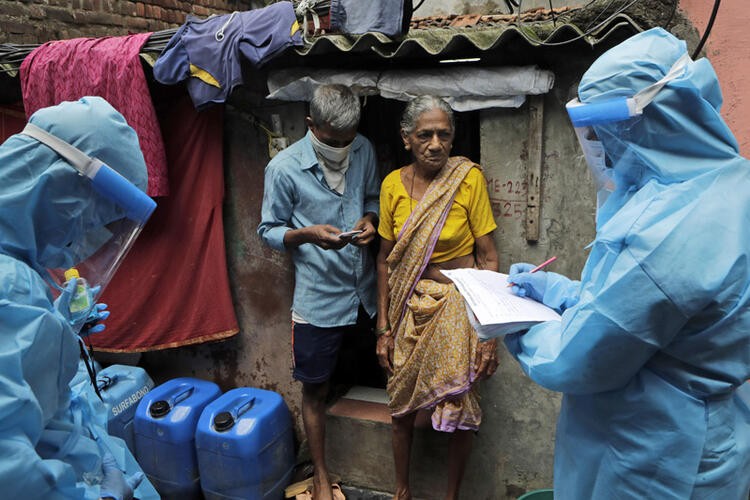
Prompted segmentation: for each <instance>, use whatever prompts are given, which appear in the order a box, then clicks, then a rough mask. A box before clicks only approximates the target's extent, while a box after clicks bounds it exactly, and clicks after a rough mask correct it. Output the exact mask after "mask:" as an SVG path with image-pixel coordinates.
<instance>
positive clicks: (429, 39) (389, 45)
mask: <svg viewBox="0 0 750 500" xmlns="http://www.w3.org/2000/svg"><path fill="white" fill-rule="evenodd" d="M584 12H585V11H584V10H582V9H573V8H569V7H564V8H561V9H552V10H545V9H536V10H533V11H527V12H524V13H523V14H521V15H520V16H519V15H506V14H497V15H465V16H456V15H452V16H443V17H440V16H434V17H428V18H416V19H413V20H412V22H411V27H410V29H409V33H408V34H407V35H406V36H405V37H404V38H403V39H400V40H394V39H391V38H389V37H387V36H385V35H383V34H380V33H365V34H363V35H341V34H325V35H320V36H315V37H311V38H308V41H307V43H306V44H305V45H304V46H303V47H300V48H297V49H295V51H296V53H297V54H298V55H300V56H315V55H325V54H331V53H336V52H345V53H368V52H369V53H372V52H374V53H375V54H377V55H379V56H380V57H383V58H386V59H393V58H401V57H418V56H424V55H429V56H451V55H453V54H456V53H459V52H461V51H462V50H464V49H466V48H468V49H472V48H473V49H476V50H479V51H488V50H492V49H496V48H498V47H500V46H502V45H503V44H504V43H505V42H506V41H507V40H509V39H511V38H513V39H515V38H519V37H520V38H522V39H524V40H525V41H526V42H527V43H528V44H529V45H531V46H543V45H562V44H565V43H570V42H572V41H580V42H582V43H586V44H588V45H591V46H594V45H596V44H598V43H600V42H602V41H604V40H605V39H606V38H607V37H609V36H610V35H611V34H612V33H613V32H615V31H618V30H620V29H624V28H625V29H628V30H630V31H631V32H637V31H640V30H641V27H640V26H639V25H638V24H637V23H636V22H635V21H634V20H633V19H631V18H630V17H628V16H627V15H625V14H623V13H619V14H616V15H613V16H610V17H608V18H607V19H606V20H605V21H602V22H601V23H599V24H598V25H596V26H594V27H588V26H584V25H583V23H581V22H578V21H577V19H578V18H579V17H580V16H577V14H578V15H580V14H582V13H584ZM585 24H589V21H586V23H585Z"/></svg>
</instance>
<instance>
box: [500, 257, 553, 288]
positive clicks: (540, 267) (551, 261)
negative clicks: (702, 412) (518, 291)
mask: <svg viewBox="0 0 750 500" xmlns="http://www.w3.org/2000/svg"><path fill="white" fill-rule="evenodd" d="M556 260H557V255H555V256H553V257H550V258H549V259H547V260H545V261H544V262H542V263H541V264H539V265H538V266H536V267H535V268H533V269H531V270H530V271H521V272H528V273H535V272H537V271H539V270H541V269H544V267H545V266H546V265H547V264H552V263H553V262H555V261H556ZM511 274H515V273H513V272H512V271H511ZM508 279H510V277H508ZM513 285H515V283H513V282H512V281H509V282H508V286H509V287H511V286H513Z"/></svg>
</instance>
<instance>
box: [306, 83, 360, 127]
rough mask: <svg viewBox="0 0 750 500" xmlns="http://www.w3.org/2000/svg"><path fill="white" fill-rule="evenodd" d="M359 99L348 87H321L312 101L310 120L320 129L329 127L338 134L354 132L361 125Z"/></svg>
mask: <svg viewBox="0 0 750 500" xmlns="http://www.w3.org/2000/svg"><path fill="white" fill-rule="evenodd" d="M359 115H360V110H359V99H358V98H357V96H355V95H354V92H352V91H351V89H349V87H347V86H346V85H341V84H339V83H331V84H326V85H321V86H320V87H318V88H316V89H315V92H313V97H312V100H311V101H310V119H312V122H313V125H316V126H318V127H320V126H323V125H328V126H329V127H331V128H332V129H333V130H335V131H338V132H343V131H349V130H354V129H356V128H357V126H358V125H359Z"/></svg>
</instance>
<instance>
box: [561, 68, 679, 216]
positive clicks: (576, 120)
mask: <svg viewBox="0 0 750 500" xmlns="http://www.w3.org/2000/svg"><path fill="white" fill-rule="evenodd" d="M690 60H691V59H690V56H689V55H688V54H683V55H682V57H680V58H679V59H678V60H677V61H676V62H675V63H674V64H673V65H672V67H671V68H670V70H669V71H668V72H667V74H666V75H664V77H663V78H662V79H661V80H659V81H657V82H655V83H652V84H651V85H649V86H648V87H646V88H644V89H642V90H640V91H639V92H637V93H636V94H635V95H634V96H633V97H615V98H612V99H606V100H604V101H599V102H596V103H582V102H581V101H579V100H578V99H577V98H576V99H573V100H571V101H570V102H568V103H567V104H566V106H565V108H566V110H567V111H568V116H569V117H570V121H571V122H572V124H573V128H574V129H575V133H576V137H577V138H578V142H579V144H580V145H581V150H582V151H583V156H584V158H585V160H586V164H587V165H588V167H589V170H590V171H591V173H592V175H593V177H594V182H595V183H596V189H597V198H600V199H598V200H597V201H598V205H599V206H601V205H602V204H603V203H604V200H603V199H601V198H604V199H606V196H607V195H608V193H611V192H613V191H614V189H615V183H614V177H613V171H612V168H611V165H609V164H608V163H607V158H606V155H605V151H604V146H603V145H602V143H601V141H599V140H598V138H597V136H596V132H595V131H594V128H593V127H594V125H603V124H607V123H614V122H621V121H624V120H630V119H633V118H635V117H639V116H641V115H642V114H643V109H644V108H645V107H646V106H648V105H649V104H650V103H651V102H652V101H653V100H654V99H655V98H656V96H657V94H658V93H659V91H660V90H661V89H662V88H663V87H664V86H665V85H666V84H667V83H669V82H670V81H672V80H674V79H676V78H679V77H681V76H682V75H683V74H684V73H685V69H686V68H687V65H688V63H689V62H690Z"/></svg>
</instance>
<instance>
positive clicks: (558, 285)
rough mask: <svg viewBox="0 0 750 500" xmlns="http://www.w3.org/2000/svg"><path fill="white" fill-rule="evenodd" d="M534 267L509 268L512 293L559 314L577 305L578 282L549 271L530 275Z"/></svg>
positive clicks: (523, 265) (524, 264) (519, 266)
mask: <svg viewBox="0 0 750 500" xmlns="http://www.w3.org/2000/svg"><path fill="white" fill-rule="evenodd" d="M534 267H536V266H534V265H533V264H527V263H520V264H513V265H512V266H510V272H509V273H508V282H509V283H513V288H511V290H512V291H513V293H515V294H516V295H518V296H519V297H529V298H531V299H534V300H536V301H537V302H541V303H542V304H544V305H545V306H547V307H551V308H552V309H555V310H556V311H557V312H560V313H561V312H563V311H565V310H566V309H568V308H569V307H573V306H574V305H575V304H577V303H578V296H579V294H580V287H581V283H580V282H578V281H573V280H571V279H569V278H567V277H565V276H563V275H562V274H557V273H553V272H549V271H537V272H535V273H530V272H529V271H531V270H532V269H533V268H534Z"/></svg>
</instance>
